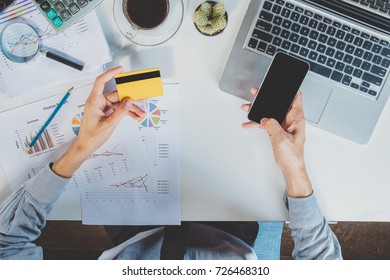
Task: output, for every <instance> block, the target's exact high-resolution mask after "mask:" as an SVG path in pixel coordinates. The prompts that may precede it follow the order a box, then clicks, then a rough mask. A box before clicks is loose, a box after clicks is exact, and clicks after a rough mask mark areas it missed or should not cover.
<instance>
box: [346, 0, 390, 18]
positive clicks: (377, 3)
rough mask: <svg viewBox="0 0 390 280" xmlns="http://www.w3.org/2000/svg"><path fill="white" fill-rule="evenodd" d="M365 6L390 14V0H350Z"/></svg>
mask: <svg viewBox="0 0 390 280" xmlns="http://www.w3.org/2000/svg"><path fill="white" fill-rule="evenodd" d="M349 1H351V2H355V3H358V4H360V5H362V6H365V7H366V8H367V9H368V10H370V9H372V10H374V11H379V12H382V13H385V14H388V15H390V0H349Z"/></svg>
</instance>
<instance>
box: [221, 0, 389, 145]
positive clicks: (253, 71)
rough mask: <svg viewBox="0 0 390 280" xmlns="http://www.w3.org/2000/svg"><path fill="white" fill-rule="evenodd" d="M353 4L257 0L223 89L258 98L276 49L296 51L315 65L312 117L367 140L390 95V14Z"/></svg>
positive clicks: (308, 95) (308, 87)
mask: <svg viewBox="0 0 390 280" xmlns="http://www.w3.org/2000/svg"><path fill="white" fill-rule="evenodd" d="M267 1H268V3H265V2H267ZM323 2H327V3H326V6H323ZM349 2H350V3H349ZM352 2H358V1H353V0H345V1H336V0H334V1H321V0H317V1H303V0H302V1H293V0H286V1H284V0H252V1H251V2H250V4H249V7H248V10H247V13H246V15H245V17H244V20H243V22H242V25H241V27H240V30H239V32H238V34H237V37H236V40H235V42H234V45H233V48H232V51H231V53H230V56H229V58H228V60H227V63H226V66H225V69H224V71H223V73H222V76H221V79H220V82H219V87H220V89H221V90H222V91H225V92H227V93H229V94H232V95H235V96H237V97H239V98H242V99H245V100H248V101H252V100H253V96H252V95H251V94H250V88H251V87H253V86H258V85H259V84H260V83H261V81H262V79H263V77H264V75H265V73H266V71H267V68H268V66H269V64H270V62H271V60H272V57H273V55H274V53H275V52H276V51H279V50H280V51H285V52H287V53H289V54H292V55H296V56H297V57H300V58H301V59H302V58H303V59H305V60H306V61H308V62H310V63H311V66H313V67H312V68H311V71H310V72H309V74H308V75H307V77H306V79H305V82H304V83H303V85H302V87H301V91H302V93H303V103H304V111H305V117H306V119H307V121H309V122H310V123H311V124H313V125H315V126H317V127H319V128H321V129H324V130H326V131H329V132H331V133H333V134H336V135H339V136H341V137H344V138H347V139H349V140H351V141H354V142H357V143H360V144H365V143H367V142H368V141H369V139H370V137H371V135H372V133H373V130H374V128H375V125H376V123H377V121H378V119H379V116H380V115H381V112H382V110H383V107H384V106H385V104H386V101H387V99H388V97H389V94H390V81H389V79H388V75H389V65H388V64H389V61H390V49H389V48H390V47H389V41H390V36H389V34H390V17H389V15H388V14H387V13H386V10H385V8H386V7H385V6H384V7H383V9H384V10H383V11H379V10H378V11H374V12H371V11H370V8H371V7H369V6H368V7H361V6H359V3H352ZM351 3H352V4H351ZM277 6H279V7H277ZM280 7H281V8H280ZM351 7H352V8H351ZM344 8H345V9H344ZM373 8H374V7H373ZM389 9H390V7H389ZM288 10H290V12H289V11H288ZM344 10H348V11H349V12H347V13H344ZM374 10H376V9H374ZM351 11H353V12H354V13H351ZM282 13H283V14H284V15H285V16H286V15H288V16H287V17H283V16H282ZM355 14H356V15H357V16H355ZM280 18H282V20H281V19H280ZM366 19H367V20H366ZM373 19H374V20H373ZM377 19H378V24H377V22H376V20H377ZM298 25H299V26H298ZM309 25H310V26H311V27H316V28H319V27H321V28H320V31H318V30H317V31H315V29H313V28H311V27H309ZM306 27H307V28H306ZM287 28H289V29H287ZM255 29H256V31H255ZM291 29H292V30H291ZM308 29H309V30H308ZM274 31H275V32H274ZM321 31H322V32H321ZM274 33H275V34H277V35H275V34H274ZM278 38H279V39H278ZM305 38H306V39H305ZM359 38H360V39H359ZM273 42H275V43H276V45H273ZM343 42H344V43H343ZM277 43H279V46H277ZM328 43H329V44H330V45H329V44H328ZM354 43H356V45H355V44H354ZM249 45H250V47H248V46H249ZM370 53H371V54H370ZM316 54H317V55H316ZM355 54H356V55H355ZM305 55H306V56H305ZM336 57H337V58H338V59H336ZM340 58H341V59H340ZM281 82H283V81H281Z"/></svg>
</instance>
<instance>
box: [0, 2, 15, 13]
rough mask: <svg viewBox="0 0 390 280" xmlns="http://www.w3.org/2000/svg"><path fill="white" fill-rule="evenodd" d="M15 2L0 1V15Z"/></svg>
mask: <svg viewBox="0 0 390 280" xmlns="http://www.w3.org/2000/svg"><path fill="white" fill-rule="evenodd" d="M14 2H15V0H0V13H1V12H2V11H4V10H5V9H7V8H8V7H9V6H11V5H12V4H13V3H14Z"/></svg>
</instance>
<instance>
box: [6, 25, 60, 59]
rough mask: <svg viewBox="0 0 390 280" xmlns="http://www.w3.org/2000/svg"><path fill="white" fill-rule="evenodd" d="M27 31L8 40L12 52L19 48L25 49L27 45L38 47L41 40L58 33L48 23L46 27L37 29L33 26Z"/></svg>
mask: <svg viewBox="0 0 390 280" xmlns="http://www.w3.org/2000/svg"><path fill="white" fill-rule="evenodd" d="M26 31H27V32H26V33H24V34H23V33H21V34H19V35H18V36H13V37H12V38H9V40H7V44H8V46H9V49H10V51H11V52H12V53H14V52H15V51H16V50H17V49H18V48H22V49H23V50H25V48H26V46H28V45H32V46H34V48H37V45H39V42H40V40H43V39H45V38H50V37H51V36H54V35H56V33H55V31H54V30H53V29H52V28H51V27H50V26H49V25H46V27H45V28H44V29H40V28H39V27H37V28H36V29H35V30H34V29H33V28H32V27H31V28H30V29H27V30H26Z"/></svg>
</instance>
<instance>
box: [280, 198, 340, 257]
mask: <svg viewBox="0 0 390 280" xmlns="http://www.w3.org/2000/svg"><path fill="white" fill-rule="evenodd" d="M287 199H288V208H289V212H290V228H291V230H292V233H291V236H292V238H293V240H294V244H295V247H294V250H293V253H292V256H293V258H294V259H304V260H315V259H321V260H335V259H342V255H341V247H340V244H339V242H338V240H337V237H336V236H335V234H334V233H333V232H332V230H331V229H330V227H329V225H328V224H327V223H326V220H325V218H324V216H323V215H322V213H321V210H320V208H319V206H318V204H317V200H316V198H315V196H314V194H312V195H310V196H308V197H305V198H292V197H287Z"/></svg>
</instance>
